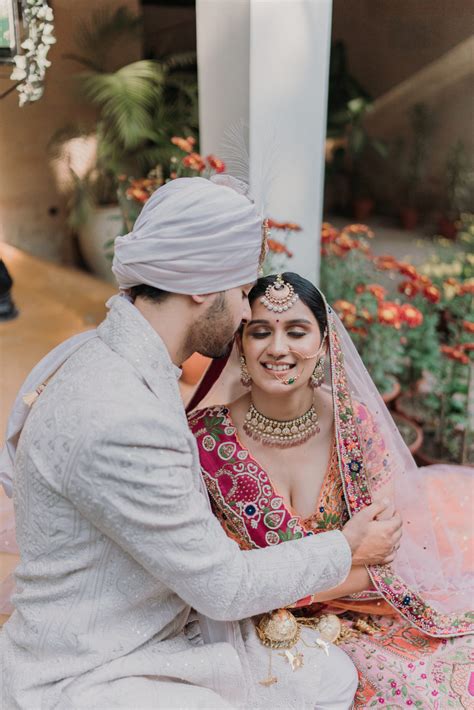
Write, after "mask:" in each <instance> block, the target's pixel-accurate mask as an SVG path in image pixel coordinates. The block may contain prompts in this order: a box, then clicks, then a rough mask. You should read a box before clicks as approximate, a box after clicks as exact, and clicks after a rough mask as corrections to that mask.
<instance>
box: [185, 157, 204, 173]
mask: <svg viewBox="0 0 474 710" xmlns="http://www.w3.org/2000/svg"><path fill="white" fill-rule="evenodd" d="M181 162H182V163H183V165H184V167H185V168H190V169H191V170H196V172H198V173H202V171H203V170H204V168H205V167H206V163H205V162H204V159H203V157H202V156H201V155H199V153H190V154H189V155H185V156H184V158H183V160H182V161H181Z"/></svg>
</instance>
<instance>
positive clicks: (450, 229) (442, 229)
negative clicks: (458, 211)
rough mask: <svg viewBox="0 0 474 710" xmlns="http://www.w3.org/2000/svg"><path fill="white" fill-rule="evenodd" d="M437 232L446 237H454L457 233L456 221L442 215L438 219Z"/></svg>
mask: <svg viewBox="0 0 474 710" xmlns="http://www.w3.org/2000/svg"><path fill="white" fill-rule="evenodd" d="M438 232H439V233H440V234H441V235H442V236H443V237H446V239H456V235H457V233H458V228H457V226H456V222H455V221H454V220H452V219H449V217H445V216H444V215H443V216H442V217H440V218H439V220H438Z"/></svg>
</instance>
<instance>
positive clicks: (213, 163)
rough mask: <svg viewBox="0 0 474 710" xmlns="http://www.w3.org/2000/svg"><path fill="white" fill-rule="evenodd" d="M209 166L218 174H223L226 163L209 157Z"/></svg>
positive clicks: (212, 156) (207, 159) (213, 156)
mask: <svg viewBox="0 0 474 710" xmlns="http://www.w3.org/2000/svg"><path fill="white" fill-rule="evenodd" d="M206 161H207V164H208V165H209V167H210V168H212V169H213V170H215V171H216V173H223V172H224V170H225V163H224V161H223V160H220V158H216V156H215V155H208V156H207V158H206Z"/></svg>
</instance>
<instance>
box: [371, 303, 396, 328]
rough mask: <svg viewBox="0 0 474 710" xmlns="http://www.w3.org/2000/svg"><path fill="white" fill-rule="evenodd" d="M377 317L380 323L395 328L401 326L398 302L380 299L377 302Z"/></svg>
mask: <svg viewBox="0 0 474 710" xmlns="http://www.w3.org/2000/svg"><path fill="white" fill-rule="evenodd" d="M377 317H378V320H379V323H382V325H390V326H392V327H393V328H397V329H399V328H400V326H401V322H400V308H399V306H398V304H397V303H394V302H393V301H382V302H381V303H379V307H378V311H377Z"/></svg>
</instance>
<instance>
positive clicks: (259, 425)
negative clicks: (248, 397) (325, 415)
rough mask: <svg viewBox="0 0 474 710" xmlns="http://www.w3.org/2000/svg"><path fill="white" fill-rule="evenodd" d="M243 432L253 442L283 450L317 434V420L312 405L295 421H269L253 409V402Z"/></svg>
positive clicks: (246, 416)
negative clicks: (253, 440)
mask: <svg viewBox="0 0 474 710" xmlns="http://www.w3.org/2000/svg"><path fill="white" fill-rule="evenodd" d="M244 431H245V433H246V434H247V435H248V436H251V437H252V439H255V441H261V442H262V444H266V445H267V446H278V447H280V448H282V449H285V448H287V447H289V446H298V444H303V443H304V442H305V441H307V440H308V439H309V438H310V437H312V436H314V435H315V434H318V433H319V431H320V429H319V419H318V415H317V412H316V410H315V408H314V405H311V407H310V408H309V409H308V411H307V412H306V413H305V414H302V415H301V417H296V419H290V420H288V421H279V420H278V419H269V418H268V417H265V416H264V415H263V414H261V413H260V412H259V411H258V410H257V409H255V407H254V405H253V402H251V403H250V408H249V411H248V412H247V414H246V415H245V420H244Z"/></svg>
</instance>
